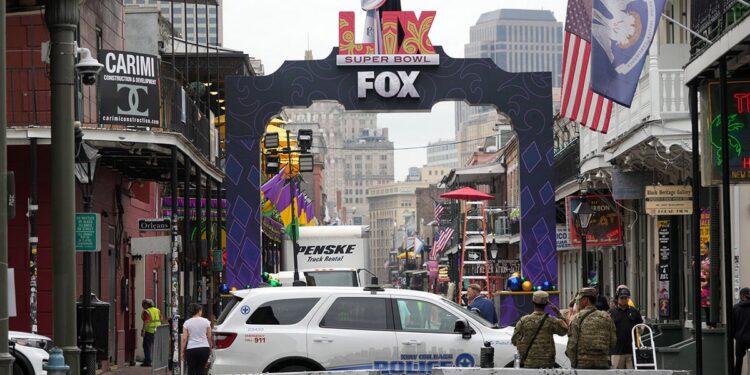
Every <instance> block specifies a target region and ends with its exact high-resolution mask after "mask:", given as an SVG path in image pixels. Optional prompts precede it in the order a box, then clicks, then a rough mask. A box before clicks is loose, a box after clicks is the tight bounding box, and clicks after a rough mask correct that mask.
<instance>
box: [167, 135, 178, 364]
mask: <svg viewBox="0 0 750 375" xmlns="http://www.w3.org/2000/svg"><path fill="white" fill-rule="evenodd" d="M177 173H178V170H177V146H172V173H171V176H170V180H171V181H170V185H171V186H170V187H171V190H172V256H171V258H170V265H171V267H170V271H171V273H170V275H171V277H170V278H171V282H170V290H169V301H170V310H171V315H172V328H171V329H172V373H173V374H175V375H179V373H180V357H179V355H180V354H179V353H180V351H179V342H180V340H179V338H180V336H179V333H178V327H179V325H178V323H179V319H180V266H179V253H178V251H177V228H178V226H177V197H178V195H179V194H177V183H178V180H177Z"/></svg>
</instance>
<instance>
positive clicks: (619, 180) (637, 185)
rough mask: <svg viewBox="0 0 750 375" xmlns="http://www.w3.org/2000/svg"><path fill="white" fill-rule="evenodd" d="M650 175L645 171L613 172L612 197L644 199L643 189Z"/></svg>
mask: <svg viewBox="0 0 750 375" xmlns="http://www.w3.org/2000/svg"><path fill="white" fill-rule="evenodd" d="M650 177H651V176H650V175H649V174H648V173H644V172H617V171H614V172H612V198H614V199H617V200H624V199H643V189H644V188H645V187H646V185H647V181H651V179H650Z"/></svg>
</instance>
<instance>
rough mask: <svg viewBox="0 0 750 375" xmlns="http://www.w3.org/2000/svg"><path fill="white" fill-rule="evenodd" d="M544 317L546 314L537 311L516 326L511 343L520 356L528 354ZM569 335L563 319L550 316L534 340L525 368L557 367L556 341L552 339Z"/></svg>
mask: <svg viewBox="0 0 750 375" xmlns="http://www.w3.org/2000/svg"><path fill="white" fill-rule="evenodd" d="M543 317H544V313H542V312H536V311H535V312H533V313H531V314H529V315H526V316H524V317H522V318H521V320H519V321H518V323H517V324H516V329H515V330H514V331H513V337H512V338H511V342H512V343H513V345H515V346H516V348H518V353H519V354H520V355H523V354H524V353H526V350H527V349H528V346H529V342H530V341H531V338H532V337H534V332H536V330H537V328H538V327H539V322H541V321H542V318H543ZM567 333H568V327H566V326H565V323H564V322H563V321H562V320H561V319H558V318H555V317H554V316H548V317H547V319H546V320H545V321H544V326H543V327H542V329H540V330H539V334H537V336H536V338H535V339H534V344H533V345H531V349H528V350H529V354H528V355H527V356H526V358H525V359H524V361H523V367H528V368H552V367H555V341H554V340H553V339H552V335H559V336H564V335H565V334H567Z"/></svg>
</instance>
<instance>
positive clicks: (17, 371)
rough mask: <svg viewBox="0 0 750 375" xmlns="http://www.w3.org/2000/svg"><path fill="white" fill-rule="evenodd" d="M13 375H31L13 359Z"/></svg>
mask: <svg viewBox="0 0 750 375" xmlns="http://www.w3.org/2000/svg"><path fill="white" fill-rule="evenodd" d="M13 375H31V374H27V373H26V371H25V370H24V368H23V366H21V364H20V363H18V361H17V360H16V361H13Z"/></svg>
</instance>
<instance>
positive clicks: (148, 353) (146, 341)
mask: <svg viewBox="0 0 750 375" xmlns="http://www.w3.org/2000/svg"><path fill="white" fill-rule="evenodd" d="M141 306H142V307H143V314H141V319H143V329H141V337H143V357H144V358H143V363H141V366H144V367H149V366H151V357H152V351H153V348H154V334H155V333H156V327H158V326H159V325H161V311H159V309H157V308H156V307H154V301H152V300H150V299H144V300H143V302H141Z"/></svg>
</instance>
